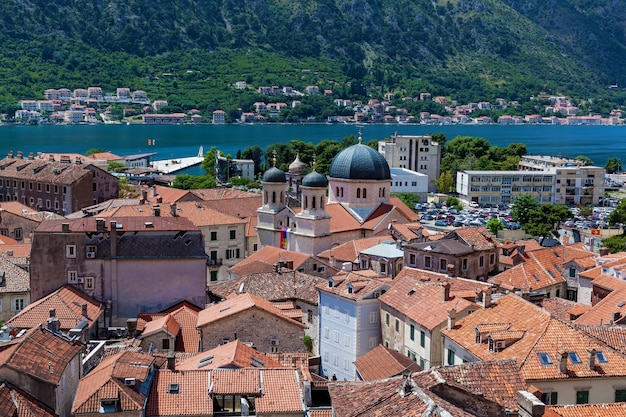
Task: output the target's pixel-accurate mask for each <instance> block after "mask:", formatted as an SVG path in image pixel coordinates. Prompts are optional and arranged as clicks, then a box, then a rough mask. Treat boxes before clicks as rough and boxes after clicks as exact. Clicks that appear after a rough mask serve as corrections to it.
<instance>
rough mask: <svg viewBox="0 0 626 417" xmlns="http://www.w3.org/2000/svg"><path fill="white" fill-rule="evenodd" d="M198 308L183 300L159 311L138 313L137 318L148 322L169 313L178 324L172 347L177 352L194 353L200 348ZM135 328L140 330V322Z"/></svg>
mask: <svg viewBox="0 0 626 417" xmlns="http://www.w3.org/2000/svg"><path fill="white" fill-rule="evenodd" d="M200 310H201V308H199V307H196V306H194V305H193V304H190V303H188V302H186V301H183V302H181V303H178V304H176V305H174V306H172V307H170V308H168V309H167V310H165V311H162V312H160V313H140V314H139V317H138V319H139V322H149V321H151V320H154V319H157V318H159V317H163V316H164V315H167V314H171V315H172V317H173V318H174V319H175V320H176V322H177V323H178V324H179V325H180V334H178V337H177V338H176V346H175V348H174V349H175V350H176V351H177V352H191V353H195V352H198V350H199V348H200V336H199V335H198V329H196V322H197V321H198V312H199V311H200ZM144 327H145V325H144ZM137 330H140V323H138V324H137ZM144 331H145V330H144Z"/></svg>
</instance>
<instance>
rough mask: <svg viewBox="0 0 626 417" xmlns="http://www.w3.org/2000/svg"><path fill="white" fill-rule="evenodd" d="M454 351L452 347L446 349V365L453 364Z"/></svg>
mask: <svg viewBox="0 0 626 417" xmlns="http://www.w3.org/2000/svg"><path fill="white" fill-rule="evenodd" d="M454 355H455V353H454V351H453V350H452V349H448V365H454Z"/></svg>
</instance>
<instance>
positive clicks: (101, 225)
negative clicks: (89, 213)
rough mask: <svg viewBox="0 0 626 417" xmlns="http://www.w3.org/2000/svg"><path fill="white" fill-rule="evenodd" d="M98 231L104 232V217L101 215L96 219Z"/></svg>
mask: <svg viewBox="0 0 626 417" xmlns="http://www.w3.org/2000/svg"><path fill="white" fill-rule="evenodd" d="M96 232H104V219H103V218H101V217H98V218H97V219H96Z"/></svg>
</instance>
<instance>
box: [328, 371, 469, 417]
mask: <svg viewBox="0 0 626 417" xmlns="http://www.w3.org/2000/svg"><path fill="white" fill-rule="evenodd" d="M403 384H404V379H403V378H402V377H393V378H387V379H380V380H375V381H341V382H339V381H333V382H329V383H328V391H329V393H330V398H331V401H332V404H333V411H334V412H335V416H336V417H357V416H360V417H361V416H362V417H379V416H380V417H383V416H385V417H386V416H404V417H439V416H442V415H453V416H455V417H469V416H472V415H473V414H471V413H469V412H467V411H465V410H463V409H461V408H459V407H457V406H455V405H453V404H452V403H449V402H447V401H446V400H444V399H442V398H440V397H439V396H437V395H436V394H434V393H433V392H431V391H429V390H427V389H423V388H421V387H419V386H417V385H412V386H411V390H410V392H409V393H408V394H406V395H402V393H401V388H402V386H403Z"/></svg>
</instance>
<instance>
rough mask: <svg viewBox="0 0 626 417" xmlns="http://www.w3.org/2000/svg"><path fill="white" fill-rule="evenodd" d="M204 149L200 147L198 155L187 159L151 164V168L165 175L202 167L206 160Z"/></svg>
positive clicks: (172, 159)
mask: <svg viewBox="0 0 626 417" xmlns="http://www.w3.org/2000/svg"><path fill="white" fill-rule="evenodd" d="M203 154H204V149H203V147H202V146H200V149H199V150H198V155H196V156H189V157H185V158H170V159H162V160H158V161H152V162H150V168H152V169H154V170H157V171H160V172H162V173H164V174H172V173H174V172H177V171H181V170H183V169H185V168H189V167H192V166H196V165H200V164H201V163H202V161H203V160H204V155H203Z"/></svg>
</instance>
